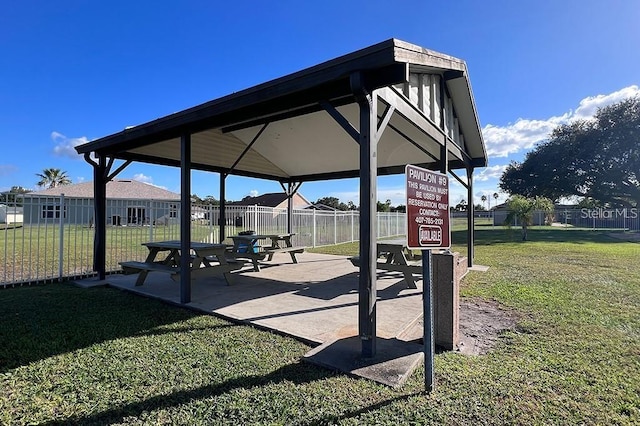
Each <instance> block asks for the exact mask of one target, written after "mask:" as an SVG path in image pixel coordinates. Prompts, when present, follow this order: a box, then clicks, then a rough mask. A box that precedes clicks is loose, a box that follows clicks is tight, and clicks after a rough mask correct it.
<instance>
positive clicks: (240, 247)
mask: <svg viewBox="0 0 640 426" xmlns="http://www.w3.org/2000/svg"><path fill="white" fill-rule="evenodd" d="M293 235H295V234H289V233H286V234H249V235H233V236H232V237H231V239H232V240H233V248H232V249H231V251H230V253H229V254H228V256H230V257H233V258H236V259H248V260H251V262H252V263H253V270H254V271H256V272H259V271H260V264H259V263H258V261H260V260H264V259H265V258H267V260H268V261H270V260H273V255H274V254H276V253H289V255H290V256H291V261H292V262H293V263H298V259H296V253H302V252H304V250H305V248H306V247H303V246H297V247H296V246H293V244H292V243H291V237H292V236H293ZM260 240H268V243H267V245H259V244H258V242H259V241H260Z"/></svg>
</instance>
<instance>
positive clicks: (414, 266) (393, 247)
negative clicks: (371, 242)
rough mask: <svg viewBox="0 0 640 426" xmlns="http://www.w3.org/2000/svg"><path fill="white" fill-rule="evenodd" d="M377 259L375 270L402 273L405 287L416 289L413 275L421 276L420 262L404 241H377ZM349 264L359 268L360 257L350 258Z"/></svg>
mask: <svg viewBox="0 0 640 426" xmlns="http://www.w3.org/2000/svg"><path fill="white" fill-rule="evenodd" d="M377 257H378V258H382V260H379V261H378V262H376V268H377V269H381V270H384V271H392V272H402V274H403V275H404V279H405V281H406V282H407V287H409V288H417V286H416V281H415V278H414V277H413V275H414V274H415V275H421V274H422V262H421V260H420V259H416V258H414V256H413V254H412V253H411V250H409V248H408V247H407V242H406V240H400V239H399V240H379V241H378V243H377ZM350 260H351V263H352V264H353V265H354V266H357V267H359V266H360V257H359V256H355V257H352V258H351V259H350Z"/></svg>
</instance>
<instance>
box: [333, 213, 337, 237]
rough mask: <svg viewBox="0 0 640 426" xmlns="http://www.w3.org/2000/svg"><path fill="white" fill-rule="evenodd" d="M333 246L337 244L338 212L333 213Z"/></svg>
mask: <svg viewBox="0 0 640 426" xmlns="http://www.w3.org/2000/svg"><path fill="white" fill-rule="evenodd" d="M333 244H338V211H337V210H334V211H333Z"/></svg>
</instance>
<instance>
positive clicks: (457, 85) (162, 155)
mask: <svg viewBox="0 0 640 426" xmlns="http://www.w3.org/2000/svg"><path fill="white" fill-rule="evenodd" d="M76 150H77V151H78V153H80V154H84V157H85V159H86V161H88V162H89V163H90V164H92V166H93V169H94V186H95V187H94V194H95V219H96V220H95V223H96V233H95V242H94V269H95V271H96V272H97V273H98V276H99V278H100V279H104V278H105V274H106V271H105V252H106V221H105V219H106V218H105V193H106V190H105V187H106V183H107V182H108V181H110V180H111V179H113V178H114V177H115V176H116V175H117V174H118V173H120V171H122V170H123V169H124V168H125V167H127V165H129V164H130V163H131V162H133V161H138V162H145V163H153V164H160V165H169V166H175V167H180V171H181V174H180V176H181V186H180V188H181V191H180V192H181V204H180V205H181V209H182V211H181V215H180V218H181V219H180V236H181V243H182V250H181V256H182V259H181V262H182V264H188V263H189V242H190V239H191V235H190V232H191V231H190V214H189V208H190V194H191V190H190V189H191V171H192V170H202V171H210V172H216V173H220V176H221V179H220V200H221V203H222V206H221V211H222V212H224V200H225V180H226V178H227V176H229V175H239V176H249V177H256V178H263V179H270V180H274V181H278V182H280V184H281V185H282V187H283V189H284V190H285V192H286V193H287V195H288V196H289V199H291V197H292V196H293V195H294V194H295V193H296V191H297V190H298V188H299V187H300V185H301V184H302V183H303V182H308V181H319V180H328V179H339V178H348V177H359V178H360V259H361V263H360V271H359V289H358V292H359V302H358V303H359V308H358V311H359V318H358V322H359V324H358V326H359V337H360V339H361V341H362V355H363V356H364V357H372V356H374V355H375V353H376V223H375V221H376V201H377V197H376V181H377V176H380V175H388V174H400V173H404V170H405V166H406V165H407V164H414V165H418V166H421V167H425V168H429V169H432V170H437V171H440V172H445V173H446V172H448V173H450V174H451V176H453V177H454V178H455V179H456V180H457V181H459V182H460V183H461V184H462V185H463V186H465V187H466V189H467V194H468V200H470V202H469V203H468V205H469V209H468V216H467V218H468V253H467V258H468V262H469V266H471V265H472V262H473V213H474V212H473V203H472V202H471V200H473V171H474V168H476V167H484V166H486V165H487V154H486V149H485V145H484V141H483V138H482V133H481V128H480V124H479V120H478V116H477V112H476V107H475V102H474V99H473V93H472V90H471V84H470V81H469V75H468V71H467V66H466V64H465V62H464V61H462V60H460V59H457V58H454V57H451V56H448V55H445V54H442V53H438V52H434V51H431V50H428V49H424V48H422V47H419V46H416V45H413V44H409V43H406V42H404V41H401V40H397V39H390V40H387V41H384V42H382V43H378V44H375V45H373V46H370V47H367V48H364V49H361V50H358V51H355V52H352V53H350V54H347V55H344V56H341V57H338V58H335V59H332V60H330V61H327V62H324V63H321V64H319V65H316V66H313V67H311V68H307V69H304V70H302V71H299V72H296V73H293V74H290V75H287V76H284V77H281V78H278V79H275V80H272V81H269V82H267V83H263V84H260V85H258V86H255V87H252V88H249V89H246V90H243V91H240V92H237V93H233V94H231V95H228V96H225V97H222V98H219V99H215V100H212V101H209V102H207V103H204V104H201V105H198V106H195V107H192V108H189V109H186V110H184V111H180V112H177V113H174V114H171V115H168V116H166V117H162V118H159V119H157V120H154V121H151V122H148V123H145V124H142V125H139V126H135V127H130V128H126V129H125V130H123V131H121V132H119V133H116V134H113V135H110V136H106V137H103V138H100V139H97V140H95V141H92V142H89V143H86V144H84V145H80V146H78V147H76ZM115 160H123V161H124V162H123V163H122V164H120V166H119V167H116V168H115V170H113V171H112V170H111V169H112V168H113V166H114V162H115ZM460 171H462V172H464V173H465V174H466V176H463V175H461V176H459V175H458V173H460ZM290 210H291V209H289V211H290ZM221 223H222V224H224V221H222V222H221ZM291 226H292V225H291V220H290V221H289V228H291ZM289 230H290V231H291V229H289ZM224 232H225V229H224V225H222V226H221V229H220V241H222V239H224V236H225V234H224ZM186 271H188V269H186ZM190 299H191V277H190V273H189V272H186V273H182V274H181V275H180V300H181V302H182V303H188V302H190Z"/></svg>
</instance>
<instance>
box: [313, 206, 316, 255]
mask: <svg viewBox="0 0 640 426" xmlns="http://www.w3.org/2000/svg"><path fill="white" fill-rule="evenodd" d="M312 232H313V244H312V247H315V246H316V209H313V231H312Z"/></svg>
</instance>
